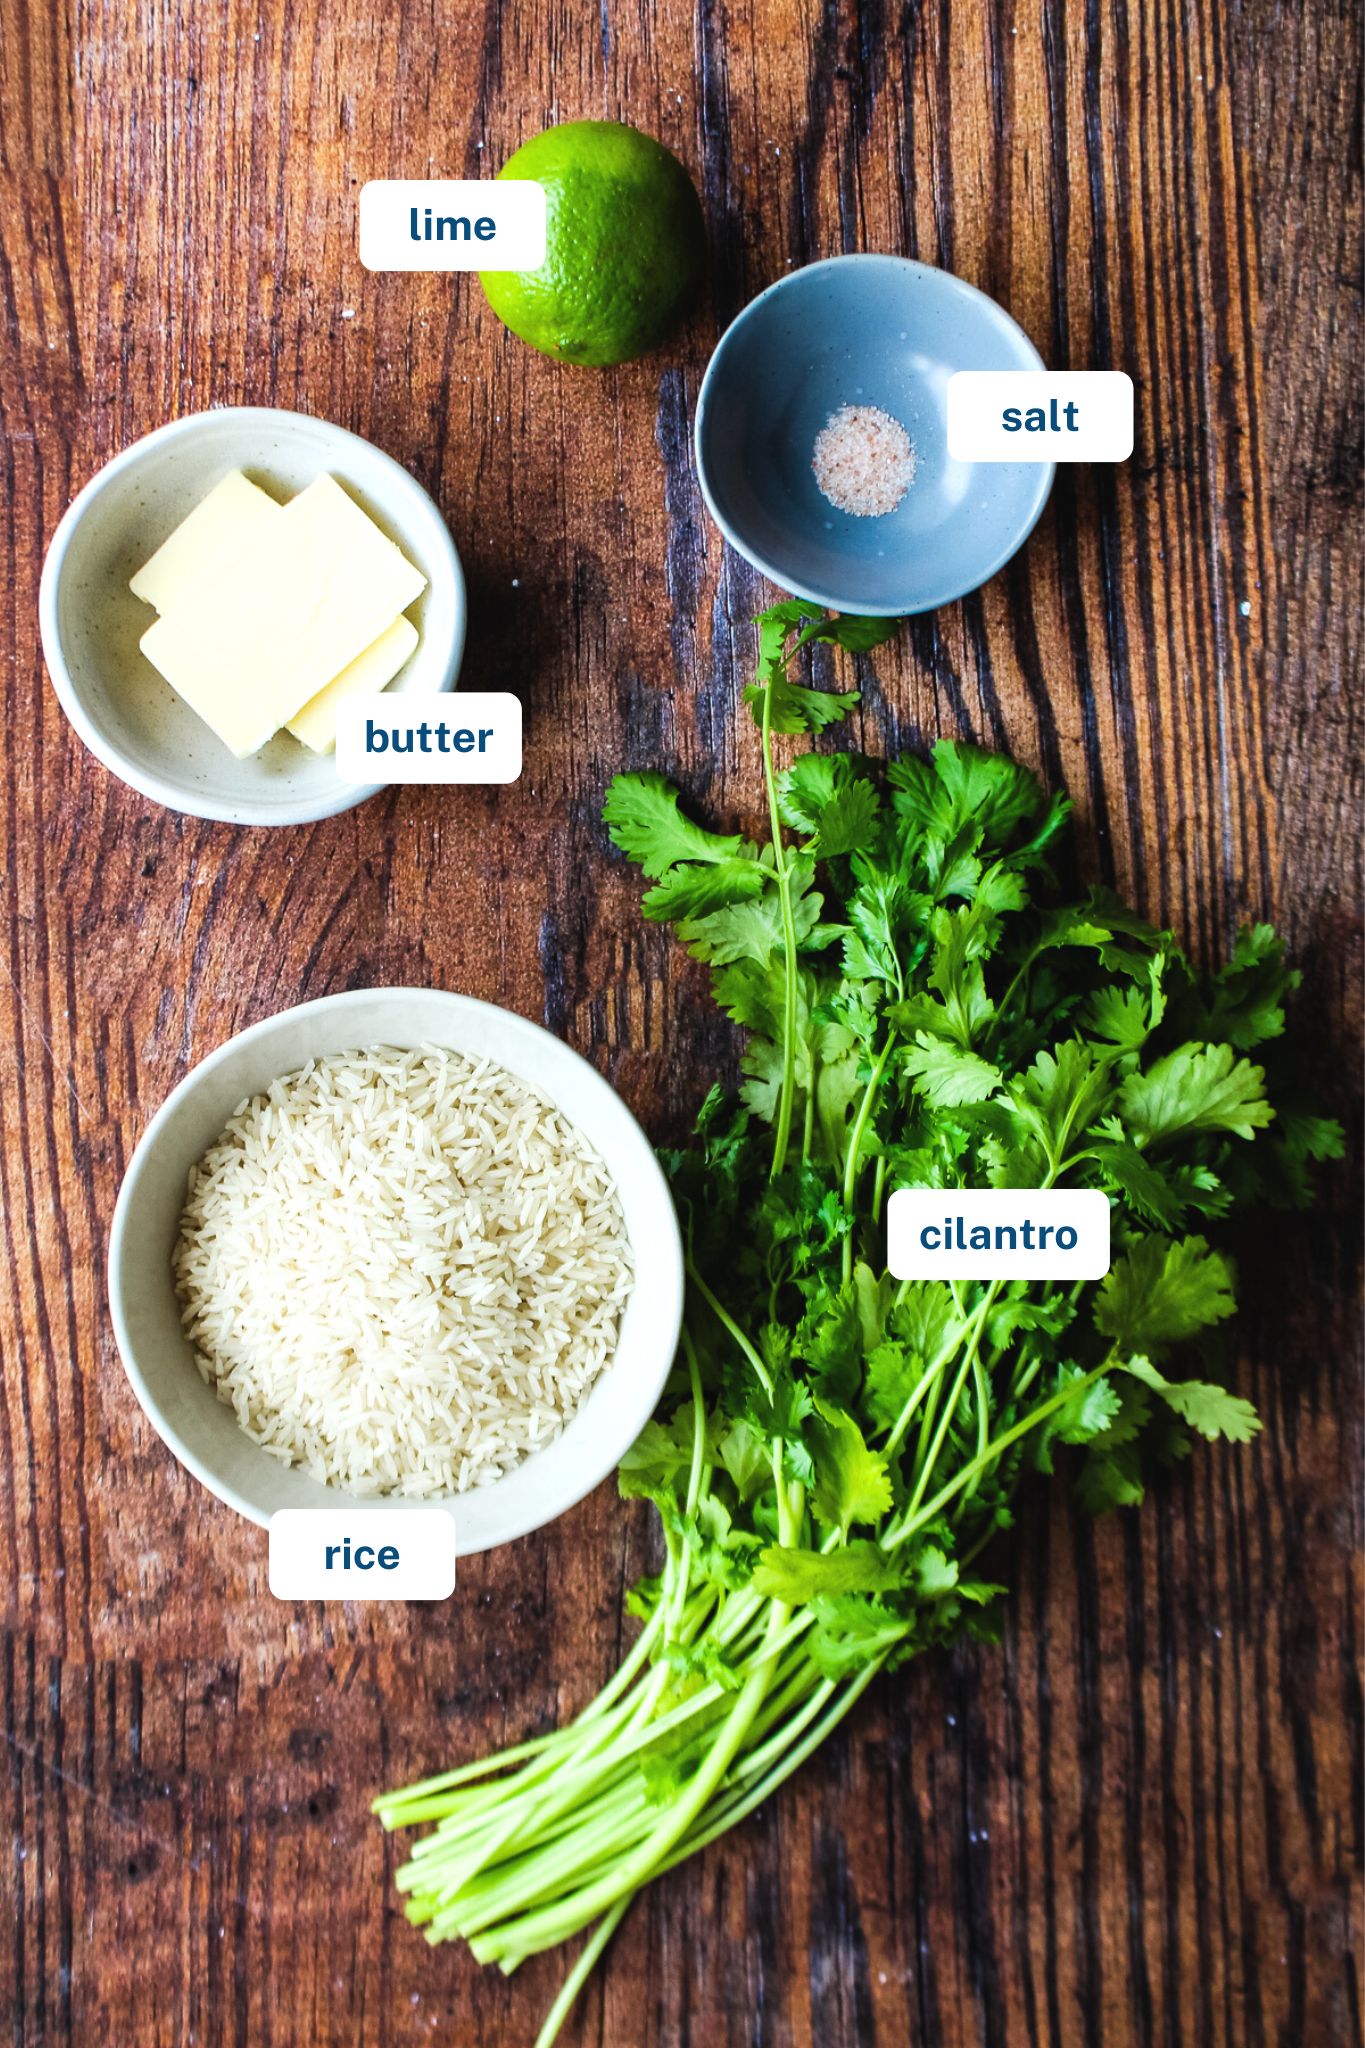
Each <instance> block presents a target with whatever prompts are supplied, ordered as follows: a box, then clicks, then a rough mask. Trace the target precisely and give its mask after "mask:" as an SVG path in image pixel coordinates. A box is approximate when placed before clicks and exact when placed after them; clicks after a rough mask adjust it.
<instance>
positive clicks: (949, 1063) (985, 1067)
mask: <svg viewBox="0 0 1365 2048" xmlns="http://www.w3.org/2000/svg"><path fill="white" fill-rule="evenodd" d="M900 1061H901V1065H902V1067H903V1068H904V1070H905V1072H906V1073H907V1074H909V1075H910V1076H911V1077H912V1079H913V1081H914V1085H915V1088H916V1090H917V1091H918V1092H919V1093H920V1094H921V1095H923V1096H925V1097H926V1098H927V1099H928V1100H929V1101H930V1102H932V1103H933V1105H934V1107H935V1108H936V1109H955V1108H957V1107H958V1106H960V1105H961V1104H962V1103H966V1102H985V1101H986V1099H987V1097H988V1096H991V1095H994V1093H995V1091H996V1089H997V1088H998V1087H999V1086H1000V1083H1001V1080H1002V1078H1003V1077H1002V1075H1001V1072H1000V1069H999V1067H995V1066H992V1065H991V1063H990V1061H989V1060H983V1059H982V1058H981V1056H980V1055H979V1054H978V1053H974V1052H966V1051H964V1050H963V1048H962V1047H961V1046H960V1045H953V1044H951V1043H950V1042H949V1041H948V1040H947V1039H945V1038H930V1037H929V1035H928V1033H927V1032H925V1031H921V1032H918V1033H917V1034H916V1039H915V1043H914V1044H913V1045H908V1046H906V1047H905V1048H904V1049H903V1051H902V1052H901V1055H900Z"/></svg>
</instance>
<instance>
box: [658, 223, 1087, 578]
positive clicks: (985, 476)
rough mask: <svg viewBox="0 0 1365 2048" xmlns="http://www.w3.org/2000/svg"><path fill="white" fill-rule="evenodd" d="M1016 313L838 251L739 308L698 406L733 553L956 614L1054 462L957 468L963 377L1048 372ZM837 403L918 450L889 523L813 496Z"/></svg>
mask: <svg viewBox="0 0 1365 2048" xmlns="http://www.w3.org/2000/svg"><path fill="white" fill-rule="evenodd" d="M1044 367H1045V365H1044V363H1043V360H1042V358H1041V357H1040V355H1039V354H1038V351H1037V349H1035V347H1034V346H1033V343H1032V342H1031V341H1030V340H1029V338H1028V336H1027V335H1026V334H1025V333H1024V331H1023V329H1022V328H1021V327H1019V326H1017V325H1016V323H1015V322H1014V321H1013V320H1011V318H1010V316H1009V314H1008V313H1006V312H1005V311H1004V310H1003V309H1002V308H1001V307H999V306H997V305H996V303H995V301H994V300H993V299H988V298H987V297H986V295H985V293H984V292H979V291H978V290H977V289H976V287H975V286H974V285H970V284H965V283H964V282H963V280H962V279H961V278H960V277H954V276H953V275H952V274H951V272H950V271H947V270H935V269H933V268H932V267H931V266H930V265H929V264H927V263H914V262H912V261H911V260H910V259H909V258H908V257H904V256H835V257H833V258H831V259H830V260H829V261H828V262H825V263H812V264H810V265H808V266H807V268H806V269H804V270H794V271H793V272H792V274H791V276H790V277H784V278H782V279H780V280H779V281H778V283H777V284H775V285H772V286H770V287H769V289H768V290H767V291H766V292H763V293H761V294H760V295H759V297H758V298H756V299H755V300H754V301H753V303H752V304H751V305H749V306H746V307H745V309H744V311H743V312H742V313H741V314H740V316H739V318H738V319H737V320H736V321H734V322H733V324H732V325H731V326H730V327H729V328H727V330H726V332H725V334H724V335H723V336H722V338H721V342H720V345H719V347H718V348H717V349H716V352H715V354H714V355H713V356H712V358H711V361H710V364H709V366H708V368H707V372H706V376H705V378H704V380H703V382H702V387H701V396H700V398H699V400H698V403H697V428H696V443H697V469H698V473H699V476H700V479H701V488H702V495H703V496H704V498H705V499H706V503H707V505H708V507H709V509H710V512H711V516H712V518H713V519H714V520H715V522H716V524H717V525H718V526H719V528H720V530H721V532H722V533H723V534H724V535H725V538H726V539H727V540H728V541H729V542H730V544H731V546H732V547H735V548H737V549H738V550H739V552H740V554H742V555H743V556H744V557H745V558H746V560H748V561H750V562H752V563H753V565H754V567H755V568H756V569H760V570H762V572H763V574H764V575H765V576H768V577H770V578H771V579H772V581H773V582H774V583H777V584H779V585H781V587H782V588H783V589H785V590H790V591H793V592H795V594H796V595H797V596H798V597H808V598H810V599H812V601H813V602H815V603H817V604H824V605H829V606H830V607H831V608H832V609H833V610H835V611H844V612H866V613H871V614H873V615H877V616H883V617H899V616H901V615H902V614H904V613H908V612H927V611H932V610H933V609H934V608H935V607H936V606H937V605H941V604H950V603H951V602H952V601H953V599H954V598H958V597H963V596H965V595H966V593H967V592H968V591H969V590H975V589H977V588H978V587H979V585H981V584H982V583H985V582H986V581H987V579H988V578H989V577H991V576H994V574H995V573H996V571H997V569H1001V568H1003V567H1004V565H1005V563H1006V562H1007V561H1008V560H1009V559H1010V556H1011V555H1013V554H1014V553H1015V552H1016V551H1017V549H1019V548H1020V547H1022V545H1023V543H1024V542H1025V540H1026V539H1027V538H1028V536H1029V534H1030V533H1031V532H1032V531H1033V528H1034V526H1035V524H1036V523H1037V520H1038V517H1039V514H1040V513H1041V512H1042V509H1043V506H1044V505H1045V504H1046V503H1047V496H1048V492H1049V491H1050V490H1051V488H1052V477H1053V465H1052V464H1051V463H1024V462H1021V463H996V462H989V463H986V462H979V463H973V462H954V461H953V460H952V458H951V457H950V456H949V454H948V379H949V378H950V377H951V376H952V375H953V373H954V371H956V370H1041V369H1043V368H1044ZM845 405H871V406H877V407H879V408H880V410H882V411H883V412H887V413H890V414H891V416H892V418H893V419H897V420H899V421H900V423H901V425H902V426H903V427H905V429H906V430H907V432H908V433H909V435H910V438H911V440H912V442H913V443H914V447H915V455H916V468H915V476H914V481H913V482H912V483H911V485H910V487H909V489H908V490H907V492H906V494H905V496H904V498H903V499H902V500H901V502H900V504H899V505H898V506H897V508H896V509H895V511H893V512H888V513H884V514H882V515H881V516H880V517H873V518H859V517H857V516H856V515H854V514H852V513H848V512H840V511H838V510H836V508H835V507H834V506H833V505H832V504H831V503H830V502H829V500H828V499H827V498H825V497H824V496H823V494H822V493H821V491H820V489H819V488H818V486H817V484H816V482H815V476H814V472H813V470H812V467H811V460H812V455H813V452H814V448H815V440H816V436H817V435H818V434H819V432H820V430H821V428H822V427H823V426H824V425H825V423H826V421H827V420H828V419H829V418H830V416H831V414H832V413H835V412H837V411H838V409H839V408H840V407H841V406H845Z"/></svg>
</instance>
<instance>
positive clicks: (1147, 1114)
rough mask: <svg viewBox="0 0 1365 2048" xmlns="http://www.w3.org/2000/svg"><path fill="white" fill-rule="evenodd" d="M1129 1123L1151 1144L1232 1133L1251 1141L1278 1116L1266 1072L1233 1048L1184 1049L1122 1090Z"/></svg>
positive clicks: (1129, 1081) (1133, 1076) (1131, 1079)
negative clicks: (1194, 1134)
mask: <svg viewBox="0 0 1365 2048" xmlns="http://www.w3.org/2000/svg"><path fill="white" fill-rule="evenodd" d="M1119 1108H1120V1111H1121V1113H1122V1116H1123V1120H1124V1122H1125V1123H1126V1124H1127V1126H1128V1128H1129V1130H1130V1131H1131V1132H1132V1133H1133V1135H1134V1136H1135V1137H1137V1138H1141V1139H1145V1140H1146V1141H1147V1143H1148V1144H1154V1143H1155V1142H1156V1141H1157V1140H1159V1139H1163V1138H1169V1137H1172V1136H1174V1135H1175V1134H1176V1133H1177V1132H1179V1131H1231V1132H1232V1133H1233V1135H1234V1136H1235V1137H1238V1138H1249V1137H1251V1135H1252V1133H1253V1132H1254V1131H1258V1130H1261V1129H1263V1128H1264V1126H1265V1125H1266V1124H1268V1123H1270V1122H1271V1120H1272V1118H1273V1117H1274V1115H1275V1112H1274V1110H1273V1109H1272V1108H1271V1106H1270V1104H1269V1103H1268V1102H1267V1101H1266V1098H1265V1070H1264V1068H1262V1067H1254V1066H1252V1064H1251V1062H1250V1060H1239V1059H1238V1057H1237V1055H1236V1053H1235V1052H1234V1051H1233V1049H1232V1047H1231V1046H1230V1045H1194V1044H1190V1045H1182V1046H1178V1047H1177V1048H1176V1050H1175V1051H1174V1052H1171V1053H1167V1055H1166V1057H1165V1058H1164V1059H1160V1060H1158V1061H1157V1062H1156V1064H1155V1066H1152V1067H1149V1068H1148V1069H1147V1071H1146V1073H1145V1074H1130V1075H1129V1076H1128V1078H1127V1079H1126V1080H1125V1081H1124V1083H1123V1085H1122V1087H1121V1088H1120V1090H1119Z"/></svg>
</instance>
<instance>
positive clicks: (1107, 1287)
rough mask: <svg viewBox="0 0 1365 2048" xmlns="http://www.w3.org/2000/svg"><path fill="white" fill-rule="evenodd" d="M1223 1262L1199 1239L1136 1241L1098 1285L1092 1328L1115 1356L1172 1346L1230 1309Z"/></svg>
mask: <svg viewBox="0 0 1365 2048" xmlns="http://www.w3.org/2000/svg"><path fill="white" fill-rule="evenodd" d="M1236 1305H1237V1304H1236V1302H1235V1301H1234V1300H1233V1295H1232V1274H1231V1272H1230V1270H1229V1267H1228V1263H1227V1260H1226V1259H1224V1258H1223V1257H1222V1255H1221V1254H1220V1253H1218V1252H1211V1251H1210V1250H1209V1248H1208V1245H1207V1243H1206V1242H1205V1240H1204V1239H1203V1238H1202V1237H1186V1238H1183V1239H1179V1240H1175V1241H1172V1240H1171V1239H1170V1238H1165V1237H1157V1236H1152V1237H1141V1238H1139V1239H1138V1240H1137V1242H1136V1243H1135V1244H1134V1245H1133V1247H1132V1249H1131V1250H1130V1251H1128V1252H1126V1253H1125V1254H1124V1256H1123V1257H1122V1258H1119V1259H1116V1260H1115V1261H1114V1263H1113V1265H1112V1266H1111V1267H1110V1269H1109V1271H1108V1273H1107V1274H1106V1275H1105V1277H1104V1279H1103V1280H1102V1281H1101V1282H1100V1288H1099V1294H1098V1296H1097V1298H1096V1302H1095V1326H1096V1328H1097V1329H1098V1330H1100V1331H1101V1332H1102V1333H1103V1334H1104V1335H1105V1336H1107V1337H1112V1338H1113V1340H1114V1345H1115V1348H1116V1350H1118V1351H1119V1352H1144V1351H1152V1350H1157V1349H1159V1348H1162V1347H1164V1346H1166V1345H1168V1344H1178V1343H1180V1342H1181V1341H1182V1339H1184V1338H1186V1337H1192V1336H1193V1335H1194V1333H1195V1331H1196V1330H1203V1329H1207V1328H1208V1327H1209V1325H1210V1324H1212V1323H1217V1322H1221V1321H1222V1320H1223V1318H1224V1317H1225V1316H1230V1315H1231V1314H1232V1312H1233V1310H1234V1308H1235V1307H1236Z"/></svg>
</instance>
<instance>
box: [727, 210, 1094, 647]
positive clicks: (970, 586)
mask: <svg viewBox="0 0 1365 2048" xmlns="http://www.w3.org/2000/svg"><path fill="white" fill-rule="evenodd" d="M854 263H856V264H860V265H862V266H864V267H871V266H881V267H884V268H887V269H895V270H898V271H900V272H901V273H902V274H905V273H906V272H912V271H913V272H918V273H921V274H927V275H929V276H931V277H935V278H938V279H941V280H944V281H945V282H946V283H947V284H948V285H949V286H950V287H951V288H952V289H953V290H954V291H955V292H957V293H960V294H962V295H963V296H964V297H965V298H967V299H980V300H981V301H982V302H983V304H984V305H986V306H988V307H989V308H990V309H991V312H992V314H993V315H994V316H995V317H996V318H998V319H1001V320H1003V321H1005V322H1006V324H1007V325H1008V326H1010V327H1012V328H1013V329H1014V331H1015V333H1016V334H1017V335H1018V336H1019V338H1020V340H1021V341H1022V342H1023V345H1024V348H1025V349H1026V351H1027V352H1028V354H1029V355H1031V356H1032V357H1033V361H1034V366H1035V367H1036V368H1037V369H1039V370H1045V369H1046V368H1047V365H1046V363H1045V362H1044V361H1043V358H1042V356H1041V355H1040V354H1039V352H1038V349H1037V348H1036V346H1035V345H1034V342H1033V340H1032V338H1031V337H1030V336H1029V335H1028V334H1027V333H1026V332H1025V330H1024V329H1023V328H1022V327H1021V326H1020V325H1019V322H1018V321H1017V320H1016V319H1015V317H1014V315H1013V314H1012V313H1010V312H1007V311H1006V309H1005V308H1004V307H1003V306H1002V305H1001V304H1000V302H999V300H998V299H993V298H992V297H991V295H990V293H989V292H983V291H982V289H981V287H980V285H975V284H972V283H971V282H970V280H969V279H967V278H965V277H959V276H958V274H957V272H956V271H955V270H949V269H947V268H946V267H945V266H944V265H943V264H940V263H924V262H922V261H921V260H920V258H919V257H917V256H897V255H894V254H892V253H891V252H890V251H887V250H879V249H857V250H849V251H847V252H846V253H845V254H843V255H840V256H822V257H819V258H818V259H817V260H816V261H815V262H814V263H803V264H802V265H801V267H800V268H799V269H797V270H789V271H787V272H786V274H785V275H784V276H782V277H778V278H774V280H773V282H772V283H771V284H770V285H765V286H764V288H763V290H762V291H761V292H758V293H757V294H756V295H755V296H754V297H753V298H752V299H750V301H749V303H748V305H747V306H741V308H740V310H739V312H738V313H736V315H735V317H734V319H733V320H732V321H731V322H730V324H729V326H728V327H727V328H726V329H725V332H724V333H723V334H722V335H721V337H720V339H719V340H718V341H717V343H716V345H715V347H714V348H713V349H712V351H711V358H710V361H709V362H708V363H707V365H706V369H705V372H704V373H703V376H702V380H701V388H700V390H699V391H698V393H697V410H696V417H695V419H694V421H693V426H692V446H693V452H694V457H695V460H696V465H697V482H698V485H699V486H700V489H701V494H702V498H703V501H704V502H705V505H706V509H707V511H708V512H709V513H710V515H711V518H712V520H713V521H714V523H715V525H716V526H717V528H718V529H719V531H720V533H721V535H722V537H723V539H725V540H726V541H728V543H729V544H730V546H731V547H732V548H733V549H734V550H735V552H736V554H739V555H742V556H743V557H744V560H745V561H746V562H748V563H749V565H750V567H751V568H754V569H757V570H758V572H759V574H760V575H762V576H766V577H767V579H768V581H769V582H770V583H775V584H776V585H777V587H778V589H779V590H789V591H790V592H791V593H792V595H793V596H794V597H803V598H805V599H807V600H808V602H810V603H811V604H820V605H824V606H825V607H826V608H827V609H828V610H829V611H836V612H847V613H849V614H857V615H860V616H861V617H863V618H871V619H901V618H905V619H912V618H919V617H921V616H922V615H923V614H924V613H925V612H933V611H938V610H939V609H940V608H941V607H942V606H944V605H949V604H956V603H957V602H958V601H959V600H960V599H961V598H964V597H970V596H971V595H972V593H973V592H974V591H977V590H980V589H981V588H982V587H983V585H985V584H987V583H989V582H990V580H991V578H992V577H993V576H998V575H999V573H1000V571H1001V570H1002V569H1003V568H1004V567H1005V564H1006V563H1007V562H1010V561H1012V560H1013V558H1014V556H1015V555H1017V554H1018V552H1019V550H1020V548H1022V547H1023V546H1024V543H1025V542H1026V541H1027V540H1028V538H1029V536H1030V534H1031V533H1032V532H1033V529H1034V528H1035V526H1037V524H1038V521H1039V520H1040V519H1041V518H1042V516H1043V513H1044V511H1045V509H1046V507H1047V501H1048V499H1049V497H1050V496H1051V494H1052V485H1053V480H1054V478H1055V477H1056V474H1057V465H1056V463H1055V462H1039V463H1033V464H1030V465H1028V466H1029V467H1031V468H1034V469H1036V470H1037V471H1038V486H1037V489H1036V491H1035V494H1034V503H1033V505H1032V507H1031V509H1030V511H1029V515H1028V520H1027V523H1026V524H1025V525H1024V526H1023V527H1022V528H1021V529H1020V531H1019V533H1018V535H1017V537H1016V538H1014V539H1013V540H1012V541H1011V542H1010V544H1009V546H1008V547H1006V548H1005V549H1004V550H1003V551H998V552H997V554H996V556H995V558H994V559H993V560H991V562H990V563H989V566H988V567H987V568H986V569H985V570H984V572H983V573H982V574H981V575H976V574H975V573H973V578H972V580H971V581H970V582H967V583H964V584H963V585H962V586H961V588H952V589H947V590H945V591H944V592H943V593H942V594H941V595H936V596H934V597H932V598H930V600H929V601H928V602H927V603H925V604H919V605H915V606H913V607H912V608H907V607H906V606H905V605H894V604H866V603H864V602H863V601H862V600H861V599H859V600H858V601H857V602H856V603H853V602H850V600H849V598H848V597H847V596H841V595H840V594H839V593H838V592H837V591H833V590H830V589H819V588H817V587H816V586H815V585H814V584H811V583H807V582H805V581H803V580H799V579H794V578H793V577H792V576H791V575H790V574H789V573H788V572H787V571H786V570H784V569H782V568H780V567H779V566H778V564H777V563H775V562H773V561H770V560H769V559H768V558H767V557H766V556H765V555H762V554H760V553H759V552H758V550H757V549H756V548H754V547H752V546H751V545H750V544H749V542H748V541H747V540H742V539H741V538H740V537H739V534H738V531H737V529H736V528H735V526H734V524H733V523H732V521H731V520H730V519H729V518H728V517H727V516H726V515H725V514H724V513H723V512H722V511H721V510H720V508H719V506H718V505H717V503H716V500H715V497H714V496H713V494H712V490H711V484H710V480H709V477H708V475H707V456H706V450H705V443H704V439H703V434H704V430H705V426H706V416H707V411H708V409H709V406H710V403H711V401H712V399H713V397H714V395H715V391H716V388H717V386H718V384H719V381H720V378H721V376H722V375H723V374H724V365H723V363H722V358H723V356H724V355H725V353H726V349H727V347H728V345H729V343H730V342H731V340H732V338H733V337H734V335H735V334H736V333H737V332H738V330H739V329H740V328H741V327H742V326H743V325H744V324H745V323H746V322H747V321H748V320H749V319H750V318H751V317H752V316H754V315H756V314H757V312H758V310H759V308H760V307H761V306H764V305H766V304H767V302H768V301H769V300H771V299H774V298H775V297H776V296H777V295H778V293H779V292H784V291H787V290H789V289H790V288H791V287H792V286H794V285H796V284H798V283H799V282H800V281H802V280H804V279H807V278H809V277H811V276H813V275H814V274H815V273H816V272H817V271H827V270H833V269H836V268H846V267H847V266H848V265H849V264H854ZM1020 466H1021V467H1022V466H1023V465H1020Z"/></svg>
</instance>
